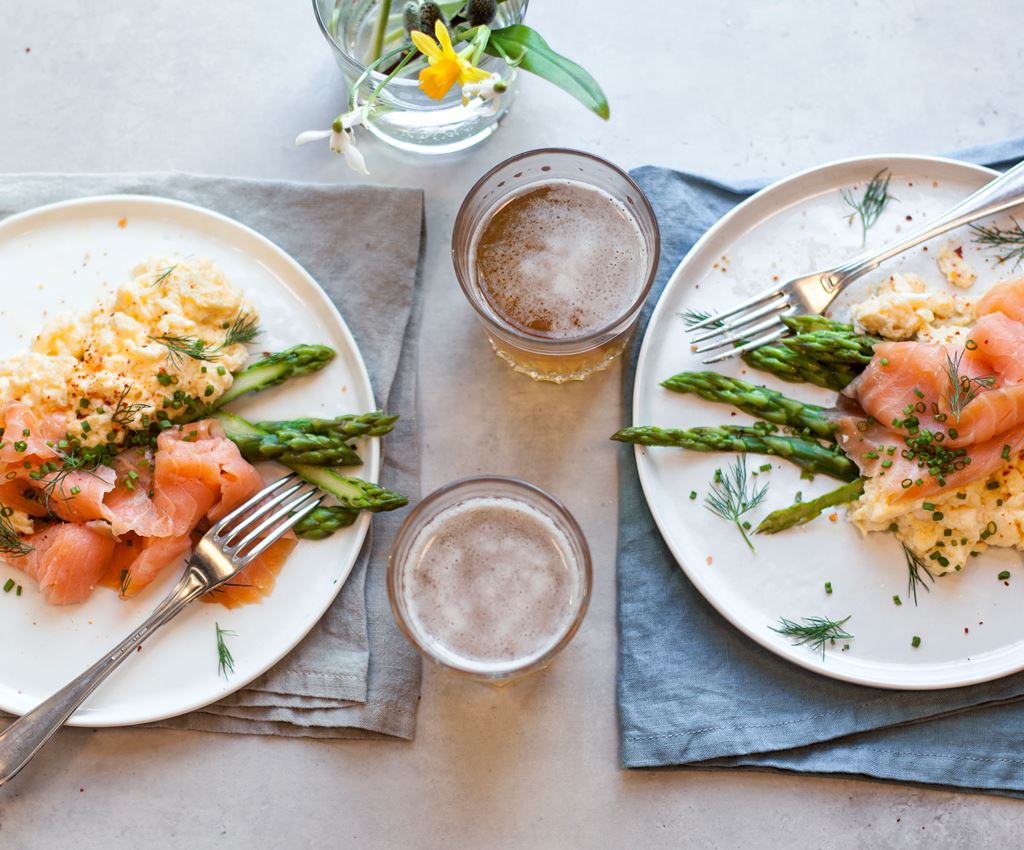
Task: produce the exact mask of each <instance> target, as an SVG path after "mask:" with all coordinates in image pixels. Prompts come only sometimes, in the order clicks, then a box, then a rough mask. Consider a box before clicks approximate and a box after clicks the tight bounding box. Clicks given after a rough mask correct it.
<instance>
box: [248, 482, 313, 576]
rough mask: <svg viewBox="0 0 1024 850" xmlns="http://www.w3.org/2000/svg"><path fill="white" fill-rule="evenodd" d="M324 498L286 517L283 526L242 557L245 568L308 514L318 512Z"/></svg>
mask: <svg viewBox="0 0 1024 850" xmlns="http://www.w3.org/2000/svg"><path fill="white" fill-rule="evenodd" d="M324 498H325V496H323V495H321V496H320V498H319V499H317V500H316V501H313V502H310V503H309V504H308V505H306V506H305V507H304V508H302V509H301V510H298V511H295V513H293V514H292V515H291V516H288V517H286V518H285V521H284V522H283V523H281V525H279V526H278V527H277V528H275V529H274V530H273V531H272V532H271V533H270V534H268V535H267V536H266V537H264V538H263V539H262V540H261V541H260V542H259V543H258V544H257V545H256V546H254V547H253V549H252V551H251V552H248V553H247V554H245V555H243V556H242V561H243V562H244V563H245V566H248V565H249V564H251V563H252V562H253V561H255V560H256V559H257V558H258V557H259V556H260V555H262V554H263V552H264V550H266V549H267V548H269V547H270V546H272V545H273V544H274V543H276V542H277V541H278V540H280V539H281V537H282V536H283V535H284V534H285V532H287V531H288V530H289V529H291V528H292V527H293V526H295V525H297V524H298V522H299V520H301V519H302V518H303V517H304V516H305V515H306V514H308V513H309V512H310V511H313V510H316V508H317V507H318V506H319V505H320V503H321V502H322V501H323V500H324Z"/></svg>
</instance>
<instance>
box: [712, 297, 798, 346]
mask: <svg viewBox="0 0 1024 850" xmlns="http://www.w3.org/2000/svg"><path fill="white" fill-rule="evenodd" d="M795 311H796V308H794V307H790V308H789V309H788V310H784V311H783V312H781V313H779V314H778V315H775V316H772V317H771V318H770V319H765V320H764V321H763V322H758V323H757V324H756V325H751V326H750V327H743V328H742V329H741V330H739V331H737V332H736V333H733V334H729V335H728V336H726V337H723V338H722V339H716V340H713V341H712V342H709V343H708V344H706V345H698V346H697V347H696V348H694V349H693V351H694V352H695V353H697V354H703V353H704V352H706V351H714V350H715V349H716V348H721V347H722V346H724V345H731V344H732V343H734V342H742V341H746V340H749V339H750V338H751V336H754V335H756V334H759V333H761V331H767V330H771V329H772V328H774V327H777V326H779V327H782V330H783V331H785V330H787V328H786V327H785V326H784V325H782V322H781V318H782V317H783V316H792V315H793V313H794V312H795Z"/></svg>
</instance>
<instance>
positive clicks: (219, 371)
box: [217, 366, 228, 375]
mask: <svg viewBox="0 0 1024 850" xmlns="http://www.w3.org/2000/svg"><path fill="white" fill-rule="evenodd" d="M227 373H228V370H227V369H225V368H224V367H223V366H218V367H217V374H218V375H226V374H227Z"/></svg>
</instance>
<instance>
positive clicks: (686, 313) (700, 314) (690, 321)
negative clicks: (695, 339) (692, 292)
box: [677, 310, 722, 330]
mask: <svg viewBox="0 0 1024 850" xmlns="http://www.w3.org/2000/svg"><path fill="white" fill-rule="evenodd" d="M677 315H678V316H679V318H680V319H682V320H683V324H684V325H686V329H687V330H689V329H690V328H692V327H693V326H694V325H697V324H700V323H701V322H703V321H704V320H705V319H710V318H711V315H712V314H711V313H709V312H707V311H706V310H683V312H682V313H678V314H677ZM721 324H722V322H721V321H718V322H713V323H712V324H711V325H710V326H709V327H719V326H720V325H721Z"/></svg>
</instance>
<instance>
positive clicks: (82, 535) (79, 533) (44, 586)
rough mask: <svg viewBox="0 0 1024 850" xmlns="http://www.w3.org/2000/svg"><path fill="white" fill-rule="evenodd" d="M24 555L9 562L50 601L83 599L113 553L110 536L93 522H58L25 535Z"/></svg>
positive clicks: (57, 602) (79, 600)
mask: <svg viewBox="0 0 1024 850" xmlns="http://www.w3.org/2000/svg"><path fill="white" fill-rule="evenodd" d="M25 542H26V543H27V544H28V545H29V546H31V547H32V551H31V552H29V553H28V554H27V555H22V556H20V557H18V558H12V559H11V561H10V563H11V564H12V565H14V566H15V567H17V568H18V569H20V570H22V571H23V572H24V573H25V574H26V575H29V576H31V577H32V578H34V579H35V580H36V582H38V584H39V589H40V590H41V591H42V593H43V596H44V597H45V598H46V601H47V602H49V603H50V604H52V605H74V604H76V603H78V602H84V601H85V600H86V599H87V598H88V597H89V595H90V594H91V593H92V592H93V590H94V589H95V588H96V585H97V584H99V582H100V579H101V578H102V577H103V575H104V573H105V572H106V571H107V567H108V565H109V564H110V560H111V558H112V557H113V554H114V539H113V538H112V537H111V536H110V534H109V533H107V532H106V531H105V530H103V529H102V528H98V527H97V524H96V523H91V522H89V523H84V524H82V525H79V524H76V523H71V522H61V523H55V524H54V525H51V526H48V527H47V528H45V529H44V530H42V531H37V532H36V533H35V534H33V535H31V536H29V537H28V538H26V540H25Z"/></svg>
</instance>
